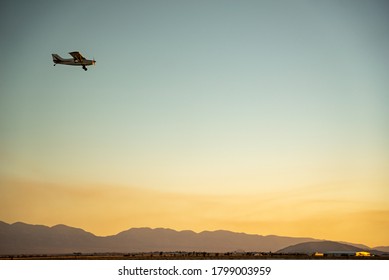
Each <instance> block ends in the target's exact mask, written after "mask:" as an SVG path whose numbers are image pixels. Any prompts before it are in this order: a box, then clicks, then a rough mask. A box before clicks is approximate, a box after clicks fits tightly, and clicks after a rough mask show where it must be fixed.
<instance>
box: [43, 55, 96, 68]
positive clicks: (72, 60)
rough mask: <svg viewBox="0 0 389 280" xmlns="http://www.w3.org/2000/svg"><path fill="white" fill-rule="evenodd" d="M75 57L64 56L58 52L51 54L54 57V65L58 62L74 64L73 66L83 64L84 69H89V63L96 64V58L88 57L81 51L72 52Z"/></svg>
mask: <svg viewBox="0 0 389 280" xmlns="http://www.w3.org/2000/svg"><path fill="white" fill-rule="evenodd" d="M69 54H70V55H71V56H72V57H73V58H62V57H60V56H59V55H58V54H55V53H53V54H51V56H52V57H53V62H54V66H55V65H56V64H64V65H72V66H82V69H84V70H85V71H86V70H88V69H87V68H86V66H87V65H95V63H96V60H94V59H92V60H90V59H86V58H85V57H83V56H82V55H81V54H80V53H79V52H70V53H69Z"/></svg>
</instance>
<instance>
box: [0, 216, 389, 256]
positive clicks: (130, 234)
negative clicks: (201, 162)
mask: <svg viewBox="0 0 389 280" xmlns="http://www.w3.org/2000/svg"><path fill="white" fill-rule="evenodd" d="M320 241H323V240H318V239H313V238H299V237H285V236H276V235H267V236H262V235H256V234H246V233H236V232H230V231H224V230H218V231H203V232H200V233H196V232H193V231H189V230H184V231H175V230H172V229H164V228H156V229H151V228H131V229H129V230H126V231H122V232H120V233H118V234H116V235H111V236H104V237H103V236H96V235H94V234H92V233H90V232H86V231H84V230H82V229H79V228H73V227H69V226H66V225H56V226H53V227H48V226H43V225H30V224H25V223H21V222H17V223H14V224H7V223H5V222H1V221H0V255H7V254H72V253H74V252H82V253H106V252H120V253H129V252H155V251H165V252H167V251H187V252H192V251H197V252H201V251H206V252H233V251H250V252H254V251H258V252H276V251H279V250H282V249H284V248H286V247H289V246H293V245H297V244H300V243H309V244H310V243H317V242H320ZM348 244H349V245H345V244H343V245H345V246H350V245H352V246H355V247H356V248H358V250H361V249H363V250H367V249H369V247H367V246H365V245H361V244H350V243H348ZM317 245H319V243H317ZM380 248H383V249H386V248H387V247H380ZM381 250H382V249H381ZM314 251H317V250H314Z"/></svg>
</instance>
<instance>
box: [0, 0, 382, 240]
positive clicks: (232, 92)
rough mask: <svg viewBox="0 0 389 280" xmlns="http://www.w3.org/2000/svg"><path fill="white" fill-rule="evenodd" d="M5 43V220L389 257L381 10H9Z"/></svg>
mask: <svg viewBox="0 0 389 280" xmlns="http://www.w3.org/2000/svg"><path fill="white" fill-rule="evenodd" d="M0 34H1V42H0V53H1V57H2V59H1V64H0V220H3V221H5V222H8V223H13V222H16V221H23V222H28V223H33V224H45V225H55V224H60V223H63V224H67V225H70V226H75V227H81V228H83V229H85V230H88V231H91V232H93V233H95V234H97V235H109V234H116V233H117V232H119V231H122V230H125V229H128V228H130V227H143V226H148V227H169V228H173V229H177V230H182V229H191V230H195V231H202V230H215V229H226V230H232V231H238V232H247V233H257V234H264V235H265V234H276V235H289V236H310V237H314V238H322V239H331V240H344V241H350V242H358V243H364V244H366V245H369V246H378V245H389V172H388V170H389V109H388V105H389V51H388V50H389V5H388V3H387V1H354V0H353V1H351V0H350V1H270V0H269V1H217V0H211V1H3V2H2V4H1V9H0ZM70 51H80V52H81V53H82V54H83V55H84V56H85V57H87V58H95V59H96V61H97V63H96V66H94V67H93V66H91V67H89V70H88V71H87V72H85V71H83V70H82V69H81V68H80V67H71V66H63V65H57V66H55V67H54V66H53V63H52V61H51V53H58V54H59V55H61V56H63V57H68V56H69V55H68V54H67V53H68V52H70Z"/></svg>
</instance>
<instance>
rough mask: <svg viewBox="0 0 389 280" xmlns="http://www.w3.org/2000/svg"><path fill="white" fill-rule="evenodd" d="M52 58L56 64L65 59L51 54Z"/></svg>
mask: <svg viewBox="0 0 389 280" xmlns="http://www.w3.org/2000/svg"><path fill="white" fill-rule="evenodd" d="M51 56H52V57H53V62H54V63H57V62H60V61H62V60H63V58H62V57H60V56H59V55H58V54H56V53H53V54H51Z"/></svg>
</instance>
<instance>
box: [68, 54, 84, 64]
mask: <svg viewBox="0 0 389 280" xmlns="http://www.w3.org/2000/svg"><path fill="white" fill-rule="evenodd" d="M69 54H70V55H71V56H72V57H73V58H74V59H75V60H76V61H80V62H81V61H83V60H85V57H83V56H82V55H81V54H80V53H79V52H70V53H69Z"/></svg>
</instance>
